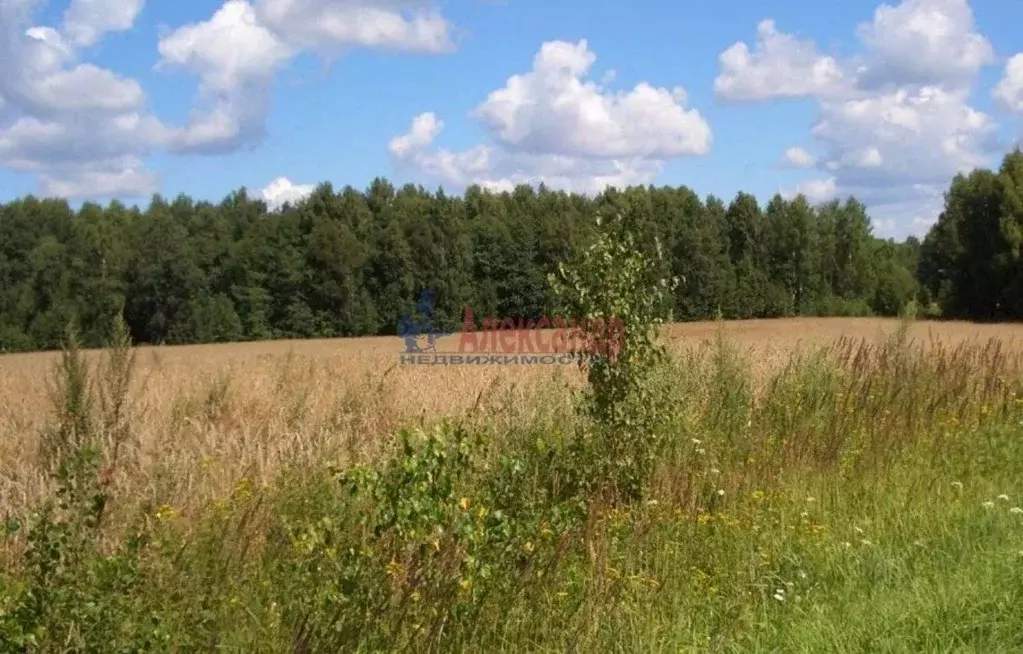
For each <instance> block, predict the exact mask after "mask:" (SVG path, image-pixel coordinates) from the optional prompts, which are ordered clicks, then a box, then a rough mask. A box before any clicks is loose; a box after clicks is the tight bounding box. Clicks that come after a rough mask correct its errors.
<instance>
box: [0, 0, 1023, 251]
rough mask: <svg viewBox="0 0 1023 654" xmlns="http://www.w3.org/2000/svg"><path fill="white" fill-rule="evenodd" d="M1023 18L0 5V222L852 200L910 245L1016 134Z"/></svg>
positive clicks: (591, 8)
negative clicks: (140, 209) (498, 194)
mask: <svg viewBox="0 0 1023 654" xmlns="http://www.w3.org/2000/svg"><path fill="white" fill-rule="evenodd" d="M1021 25H1023V3H1020V2H1018V1H1017V0H985V2H983V3H981V2H977V1H975V2H973V3H970V2H968V1H967V0H904V1H903V2H895V1H894V0H892V1H891V3H890V4H885V3H875V2H853V1H848V2H842V3H830V4H822V3H819V2H803V1H798V2H797V1H787V2H784V3H763V2H752V1H747V0H732V1H730V2H701V3H688V2H687V3H683V2H678V1H677V0H674V1H670V0H646V1H644V2H638V3H611V2H586V3H583V2H574V1H563V2H557V3H551V2H540V1H539V0H503V1H496V0H448V1H446V2H433V3H431V2H429V1H426V0H421V1H417V0H248V1H244V0H228V1H227V2H217V1H210V0H194V1H187V2H177V3H171V2H160V3H157V2H152V1H150V2H144V0H70V2H69V1H68V0H60V1H56V0H54V1H51V2H46V1H45V0H0V37H3V38H2V40H0V60H3V61H5V62H9V64H7V65H5V66H4V67H3V69H2V70H0V200H7V199H10V198H12V197H16V196H19V195H23V194H26V193H36V194H43V195H60V196H64V197H68V198H70V199H71V200H72V201H75V202H79V201H81V200H84V199H96V200H99V201H106V200H108V199H109V198H112V197H119V198H121V199H123V200H126V201H128V202H133V203H136V202H138V203H145V202H146V200H147V199H148V197H149V195H150V194H151V193H153V192H160V193H163V194H164V195H168V196H173V195H176V194H177V193H179V192H185V193H188V194H190V195H192V196H194V197H198V198H205V199H210V200H219V199H221V198H222V197H223V196H224V195H226V194H227V193H229V192H230V191H232V190H234V189H236V188H238V187H241V186H245V187H247V188H249V189H250V190H251V191H252V192H254V193H262V194H263V195H264V196H265V197H266V199H267V200H268V201H270V202H271V203H275V202H279V201H281V200H284V199H295V198H297V197H301V195H302V194H304V193H306V192H308V191H309V190H310V189H311V187H312V185H314V184H316V183H317V182H321V181H331V182H333V183H334V184H335V185H338V186H341V185H346V184H352V185H354V186H356V187H364V186H365V185H366V184H368V183H369V182H370V181H371V180H372V179H373V178H374V177H376V176H385V177H388V178H390V179H392V180H393V181H395V182H398V183H402V182H406V181H412V182H417V183H422V184H424V185H426V186H428V187H437V186H443V187H444V188H445V189H446V190H449V191H454V192H460V191H461V190H462V189H463V188H464V187H465V185H467V184H470V183H481V184H483V185H485V186H489V187H492V188H497V189H500V188H508V187H509V186H511V185H513V184H515V183H520V182H527V183H536V182H538V181H541V180H542V181H544V182H546V183H548V185H550V186H554V187H560V188H565V189H569V190H577V191H581V192H588V193H592V192H595V191H598V190H600V189H601V188H603V187H605V186H607V185H616V186H620V185H625V184H641V183H642V184H645V183H654V184H672V185H677V184H685V185H687V186H690V187H691V188H693V189H694V190H696V191H697V192H698V193H700V194H701V195H707V194H715V195H718V196H719V197H723V198H725V199H726V200H727V199H730V198H731V197H732V196H734V194H735V193H736V191H738V190H746V191H750V192H753V193H755V194H756V195H757V196H758V198H760V200H761V201H762V202H766V200H767V199H768V198H769V197H770V195H772V194H774V193H775V192H780V193H783V194H785V195H793V194H795V193H797V192H804V193H805V194H806V195H807V196H808V197H809V198H810V199H811V200H814V201H819V200H825V199H828V198H831V197H836V196H837V197H842V196H845V195H848V194H854V195H856V196H857V197H860V198H861V199H863V200H864V201H865V202H866V203H867V205H868V207H869V208H870V212H871V216H872V217H873V219H874V222H875V230H876V232H877V233H878V234H879V235H884V236H896V237H902V236H905V235H906V234H909V233H916V234H921V233H923V232H925V231H926V229H927V227H928V225H929V224H930V223H931V222H932V221H933V220H934V218H935V217H936V215H937V213H938V212H939V211H940V208H941V192H942V191H943V190H944V188H945V187H946V186H947V184H948V181H949V179H950V177H951V176H952V175H953V174H955V172H956V171H959V170H969V169H970V168H972V167H975V166H981V165H982V166H996V165H997V163H998V160H999V158H1000V156H1001V155H1002V154H1003V153H1004V152H1005V151H1007V150H1008V149H1009V148H1011V147H1012V146H1013V144H1014V143H1016V142H1018V139H1019V136H1020V134H1021V133H1023V55H1020V56H1019V57H1018V58H1015V59H1014V58H1013V57H1014V56H1015V55H1017V54H1019V53H1020V52H1023V37H1021V36H1020V32H1019V27H1020V26H1021Z"/></svg>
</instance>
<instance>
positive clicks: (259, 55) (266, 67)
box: [158, 0, 294, 152]
mask: <svg viewBox="0 0 1023 654" xmlns="http://www.w3.org/2000/svg"><path fill="white" fill-rule="evenodd" d="M158 49H159V51H160V56H161V59H160V64H159V65H160V66H167V65H177V66H182V67H184V68H186V69H188V70H190V71H191V72H192V73H194V74H196V75H198V77H199V93H200V101H201V102H205V104H206V105H207V106H206V108H198V109H196V110H194V111H193V115H192V120H191V122H190V123H189V125H188V126H187V127H185V128H183V129H179V130H175V131H174V132H173V135H172V137H171V140H170V143H169V147H171V148H172V149H174V150H179V151H185V152H190V151H195V152H220V151H227V150H233V149H236V148H237V147H239V146H240V145H242V144H243V143H245V142H254V141H258V140H259V139H260V138H261V137H262V135H263V125H264V119H265V116H266V112H267V111H268V108H269V91H270V82H271V80H272V79H273V76H274V74H275V73H276V72H277V71H278V70H279V69H280V68H281V67H282V66H284V65H285V64H286V63H287V61H288V60H289V59H290V58H291V57H292V55H293V54H294V51H293V50H292V48H290V47H289V46H288V45H286V44H285V43H283V42H282V41H280V39H278V38H277V37H276V36H275V35H274V34H273V33H272V32H271V31H270V30H269V29H267V28H266V27H264V26H263V25H262V24H260V22H259V21H258V20H257V18H256V12H255V11H254V10H253V8H252V6H251V5H250V4H249V3H248V2H245V0H228V1H227V2H225V3H224V5H223V6H222V7H221V8H220V9H219V10H218V11H217V12H216V13H215V14H213V16H212V17H211V18H210V19H209V20H207V21H204V22H201V23H193V24H189V25H184V26H182V27H179V28H178V29H177V30H175V31H174V32H172V33H170V34H168V35H166V36H164V37H163V38H161V39H160V42H159V44H158ZM200 106H201V105H200Z"/></svg>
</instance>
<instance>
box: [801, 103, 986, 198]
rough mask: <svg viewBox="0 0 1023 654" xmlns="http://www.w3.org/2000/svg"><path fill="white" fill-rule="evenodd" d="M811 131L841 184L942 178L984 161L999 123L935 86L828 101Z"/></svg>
mask: <svg viewBox="0 0 1023 654" xmlns="http://www.w3.org/2000/svg"><path fill="white" fill-rule="evenodd" d="M811 134H812V135H813V136H814V137H815V138H816V139H817V141H818V142H819V143H820V144H821V145H822V146H823V147H824V148H825V150H826V151H827V153H828V156H826V157H825V158H824V164H823V165H824V167H825V168H826V169H827V170H829V171H832V172H833V173H834V174H835V175H836V176H838V177H839V178H840V183H841V184H842V185H843V186H848V185H856V184H881V185H891V184H912V183H941V182H944V181H947V180H948V178H950V177H952V176H953V175H955V174H956V173H957V172H960V171H966V170H970V169H972V168H974V167H977V166H982V165H985V164H987V163H988V160H989V154H990V152H992V151H993V149H994V147H995V146H996V145H997V142H996V140H995V138H996V125H995V123H994V121H993V120H992V119H991V118H990V117H989V116H987V115H986V114H984V113H982V112H980V111H977V110H976V109H973V108H972V107H970V106H969V105H967V104H966V95H965V93H963V92H953V91H947V90H944V89H942V88H940V87H937V86H925V87H922V88H919V89H915V90H912V91H911V90H907V89H899V90H897V91H892V92H890V93H882V94H878V95H875V96H873V97H868V98H863V99H857V100H846V101H843V102H826V103H823V104H822V105H821V118H820V120H819V121H818V122H817V124H816V125H814V127H813V129H812V130H811Z"/></svg>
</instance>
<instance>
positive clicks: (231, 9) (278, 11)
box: [0, 0, 453, 197]
mask: <svg viewBox="0 0 1023 654" xmlns="http://www.w3.org/2000/svg"><path fill="white" fill-rule="evenodd" d="M428 1H429V0H425V1H424V2H419V1H414V0H252V1H251V2H250V1H249V0H225V1H224V2H223V4H222V5H221V6H219V7H218V8H217V9H216V10H215V11H214V13H213V14H212V15H211V16H210V17H209V18H208V19H205V20H201V21H197V22H194V23H189V24H186V25H181V26H179V27H177V28H176V29H174V30H171V31H169V32H167V33H164V34H162V36H161V37H160V39H159V42H158V46H157V47H158V50H159V54H160V59H159V63H158V65H157V67H158V69H160V70H163V71H172V70H181V71H185V72H187V73H189V74H191V75H194V76H195V77H196V78H197V80H198V92H197V96H196V100H195V102H194V105H193V108H192V110H191V112H190V116H189V120H188V122H187V123H186V124H184V125H180V126H175V125H165V124H164V123H162V122H161V121H160V120H159V119H158V118H156V117H155V116H153V115H152V114H150V113H149V112H148V111H147V108H146V103H147V98H146V94H145V92H144V90H143V89H142V87H141V85H140V84H139V83H138V82H137V81H136V80H133V79H129V78H126V77H124V76H122V75H119V74H117V73H115V72H114V71H111V70H108V69H105V68H101V67H99V66H96V65H94V64H92V63H89V62H83V61H81V58H82V54H83V52H84V48H87V47H89V46H93V45H96V44H98V43H99V42H100V41H101V40H102V39H103V38H104V37H105V36H107V35H109V34H111V33H114V32H121V31H125V30H128V29H130V28H131V27H132V26H133V24H134V22H135V20H136V19H137V17H138V15H139V13H140V12H141V11H142V9H143V6H144V0H70V3H69V4H68V6H67V8H66V10H65V12H64V14H63V21H62V24H61V25H60V26H59V29H58V28H56V27H50V26H40V25H37V24H36V23H35V15H36V13H37V12H38V10H40V9H41V8H42V7H43V6H45V5H46V2H47V0H0V61H2V62H3V65H2V66H0V107H2V108H3V109H4V115H6V116H10V117H11V120H12V122H10V123H9V124H6V125H4V124H0V166H3V167H7V168H12V169H16V170H21V171H28V172H32V173H35V174H36V176H37V179H38V181H39V187H40V191H41V192H43V193H46V194H51V193H55V194H59V195H67V196H76V197H103V196H107V195H120V196H127V197H132V196H136V197H137V196H140V195H146V194H149V193H151V192H152V191H153V190H155V188H156V177H155V176H154V175H153V174H151V173H149V172H147V171H146V170H145V168H144V165H143V162H144V160H145V157H146V156H148V155H149V154H151V153H152V152H153V151H155V150H167V151H170V152H173V153H186V152H188V153H207V154H213V153H223V152H229V151H232V150H236V149H238V148H241V147H245V146H251V145H255V144H257V143H259V142H260V140H261V139H262V138H263V136H264V133H265V121H266V116H267V113H268V111H269V108H270V96H271V90H272V83H273V80H274V77H275V75H276V74H277V73H279V72H280V71H281V70H282V69H284V68H285V67H286V66H287V65H288V63H289V62H290V61H291V60H292V59H293V58H294V57H295V56H297V55H298V54H300V53H301V52H302V51H304V50H315V51H317V52H320V53H323V54H331V53H334V52H335V51H337V49H338V48H345V47H372V48H385V49H392V50H404V51H410V52H445V51H449V50H451V49H452V48H453V41H452V38H451V31H452V30H451V26H450V24H449V23H448V22H447V20H446V19H445V18H444V17H443V16H441V15H440V13H438V11H437V10H436V9H433V8H431V6H430V5H428V4H426V2H428ZM302 188H303V187H302V185H298V186H295V187H294V189H299V190H298V191H297V192H301V189H302ZM294 189H292V190H291V191H289V192H296V191H295V190H294Z"/></svg>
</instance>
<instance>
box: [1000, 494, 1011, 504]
mask: <svg viewBox="0 0 1023 654" xmlns="http://www.w3.org/2000/svg"><path fill="white" fill-rule="evenodd" d="M998 499H1000V500H1002V501H1003V502H1008V501H1009V496H1008V495H1005V494H1002V495H999V496H998Z"/></svg>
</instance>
